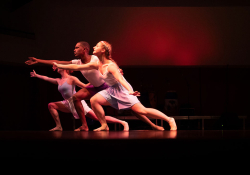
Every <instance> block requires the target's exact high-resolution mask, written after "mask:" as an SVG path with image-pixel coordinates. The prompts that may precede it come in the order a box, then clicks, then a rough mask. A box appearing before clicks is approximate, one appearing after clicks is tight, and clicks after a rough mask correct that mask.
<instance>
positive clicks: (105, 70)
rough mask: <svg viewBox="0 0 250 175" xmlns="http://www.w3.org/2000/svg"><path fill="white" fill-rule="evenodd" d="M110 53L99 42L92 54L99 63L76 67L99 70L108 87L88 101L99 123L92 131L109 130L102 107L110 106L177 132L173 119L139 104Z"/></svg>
mask: <svg viewBox="0 0 250 175" xmlns="http://www.w3.org/2000/svg"><path fill="white" fill-rule="evenodd" d="M111 51H112V48H111V45H110V44H109V43H108V42H106V41H100V42H99V43H97V45H96V46H95V47H94V52H93V54H94V55H96V56H97V57H98V58H99V60H100V61H99V62H98V63H97V64H93V65H92V66H91V67H90V66H87V65H84V66H81V67H78V68H79V69H99V71H100V72H101V74H102V75H103V78H104V80H105V82H106V83H107V84H108V85H109V86H110V87H109V88H107V89H105V90H103V91H101V92H98V93H97V94H96V95H94V96H93V97H92V98H91V99H90V102H91V106H92V109H93V110H94V112H95V114H96V115H97V117H98V119H99V121H100V123H101V127H99V128H97V129H95V130H94V131H103V130H109V127H108V125H107V122H106V120H105V113H104V110H103V108H102V105H103V106H112V107H114V108H116V109H125V108H130V109H131V110H132V111H134V112H135V113H137V114H139V115H145V116H149V117H151V118H155V119H161V120H165V121H166V122H168V123H169V125H170V130H177V126H176V123H175V120H174V118H171V117H168V116H166V115H165V114H163V113H162V112H160V111H158V110H156V109H153V108H145V107H144V106H143V105H142V104H141V103H140V101H139V100H138V99H137V97H136V96H139V95H140V93H139V92H137V91H135V92H134V91H133V89H132V87H131V86H130V84H129V83H128V82H127V81H126V80H125V78H124V77H123V76H122V75H121V73H120V72H119V67H118V66H117V64H116V63H115V61H114V60H113V59H112V58H111ZM54 65H55V66H56V67H59V68H66V67H67V68H69V69H70V68H73V67H74V65H72V66H71V67H69V66H65V65H61V64H57V63H54Z"/></svg>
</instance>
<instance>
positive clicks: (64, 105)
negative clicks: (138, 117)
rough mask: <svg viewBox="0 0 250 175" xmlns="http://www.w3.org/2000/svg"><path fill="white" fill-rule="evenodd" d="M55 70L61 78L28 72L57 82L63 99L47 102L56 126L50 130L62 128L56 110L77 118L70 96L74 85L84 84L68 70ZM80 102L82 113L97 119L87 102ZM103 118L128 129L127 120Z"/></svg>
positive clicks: (60, 129)
mask: <svg viewBox="0 0 250 175" xmlns="http://www.w3.org/2000/svg"><path fill="white" fill-rule="evenodd" d="M57 72H58V73H59V74H61V78H50V77H47V76H43V75H39V74H37V73H36V72H35V71H34V70H33V72H31V73H30V75H31V77H37V78H40V79H42V80H45V81H48V82H51V83H53V84H58V91H59V92H60V93H61V94H62V96H63V98H64V100H63V101H58V102H51V103H49V104H48V108H49V111H50V113H51V115H52V117H53V119H54V121H55V123H56V127H55V128H53V129H51V130H50V131H62V130H63V129H62V125H61V122H60V119H59V114H58V112H57V110H59V111H62V112H66V113H70V112H71V113H72V114H73V116H74V117H75V118H76V119H79V116H78V114H77V112H76V110H75V106H74V103H73V100H72V96H73V95H74V94H75V93H76V91H75V85H77V86H79V87H81V88H83V87H85V86H86V85H85V84H84V83H82V82H80V81H79V79H78V78H76V77H74V76H70V75H69V71H68V70H63V69H57ZM81 104H82V106H83V108H84V115H85V116H87V117H89V118H91V119H93V120H98V118H97V117H96V115H95V113H94V112H93V110H92V109H91V108H89V106H88V105H87V103H86V102H85V101H84V100H81ZM105 118H106V120H107V121H108V122H109V123H120V124H122V125H123V126H124V131H128V130H129V126H128V123H127V122H125V121H122V120H118V119H116V118H113V117H111V116H105ZM76 131H79V130H78V129H76Z"/></svg>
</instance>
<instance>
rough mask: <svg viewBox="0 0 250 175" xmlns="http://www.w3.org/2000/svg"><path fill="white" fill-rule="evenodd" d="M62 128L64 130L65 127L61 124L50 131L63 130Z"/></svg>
mask: <svg viewBox="0 0 250 175" xmlns="http://www.w3.org/2000/svg"><path fill="white" fill-rule="evenodd" d="M62 130H63V129H62V127H61V126H56V127H54V128H52V129H51V130H49V131H62Z"/></svg>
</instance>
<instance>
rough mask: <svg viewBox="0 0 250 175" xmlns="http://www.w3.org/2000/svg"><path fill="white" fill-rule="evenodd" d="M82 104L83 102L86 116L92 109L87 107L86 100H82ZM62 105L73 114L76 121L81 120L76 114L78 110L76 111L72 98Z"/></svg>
mask: <svg viewBox="0 0 250 175" xmlns="http://www.w3.org/2000/svg"><path fill="white" fill-rule="evenodd" d="M81 102H82V106H83V109H84V115H86V114H87V113H88V112H89V111H91V110H92V109H91V108H90V107H89V106H88V105H87V103H86V102H85V100H82V101H81ZM61 103H62V104H63V105H64V106H65V107H66V108H68V109H69V110H70V111H71V113H72V114H73V116H74V117H75V119H79V116H78V114H77V112H76V109H75V106H74V103H73V100H72V98H69V99H67V100H63V101H61Z"/></svg>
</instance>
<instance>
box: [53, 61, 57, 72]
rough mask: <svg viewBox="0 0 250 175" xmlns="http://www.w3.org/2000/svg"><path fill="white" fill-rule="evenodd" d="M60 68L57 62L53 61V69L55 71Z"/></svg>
mask: <svg viewBox="0 0 250 175" xmlns="http://www.w3.org/2000/svg"><path fill="white" fill-rule="evenodd" d="M57 68H58V64H57V63H56V62H53V66H52V69H53V70H54V71H55V70H56V69H57Z"/></svg>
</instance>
